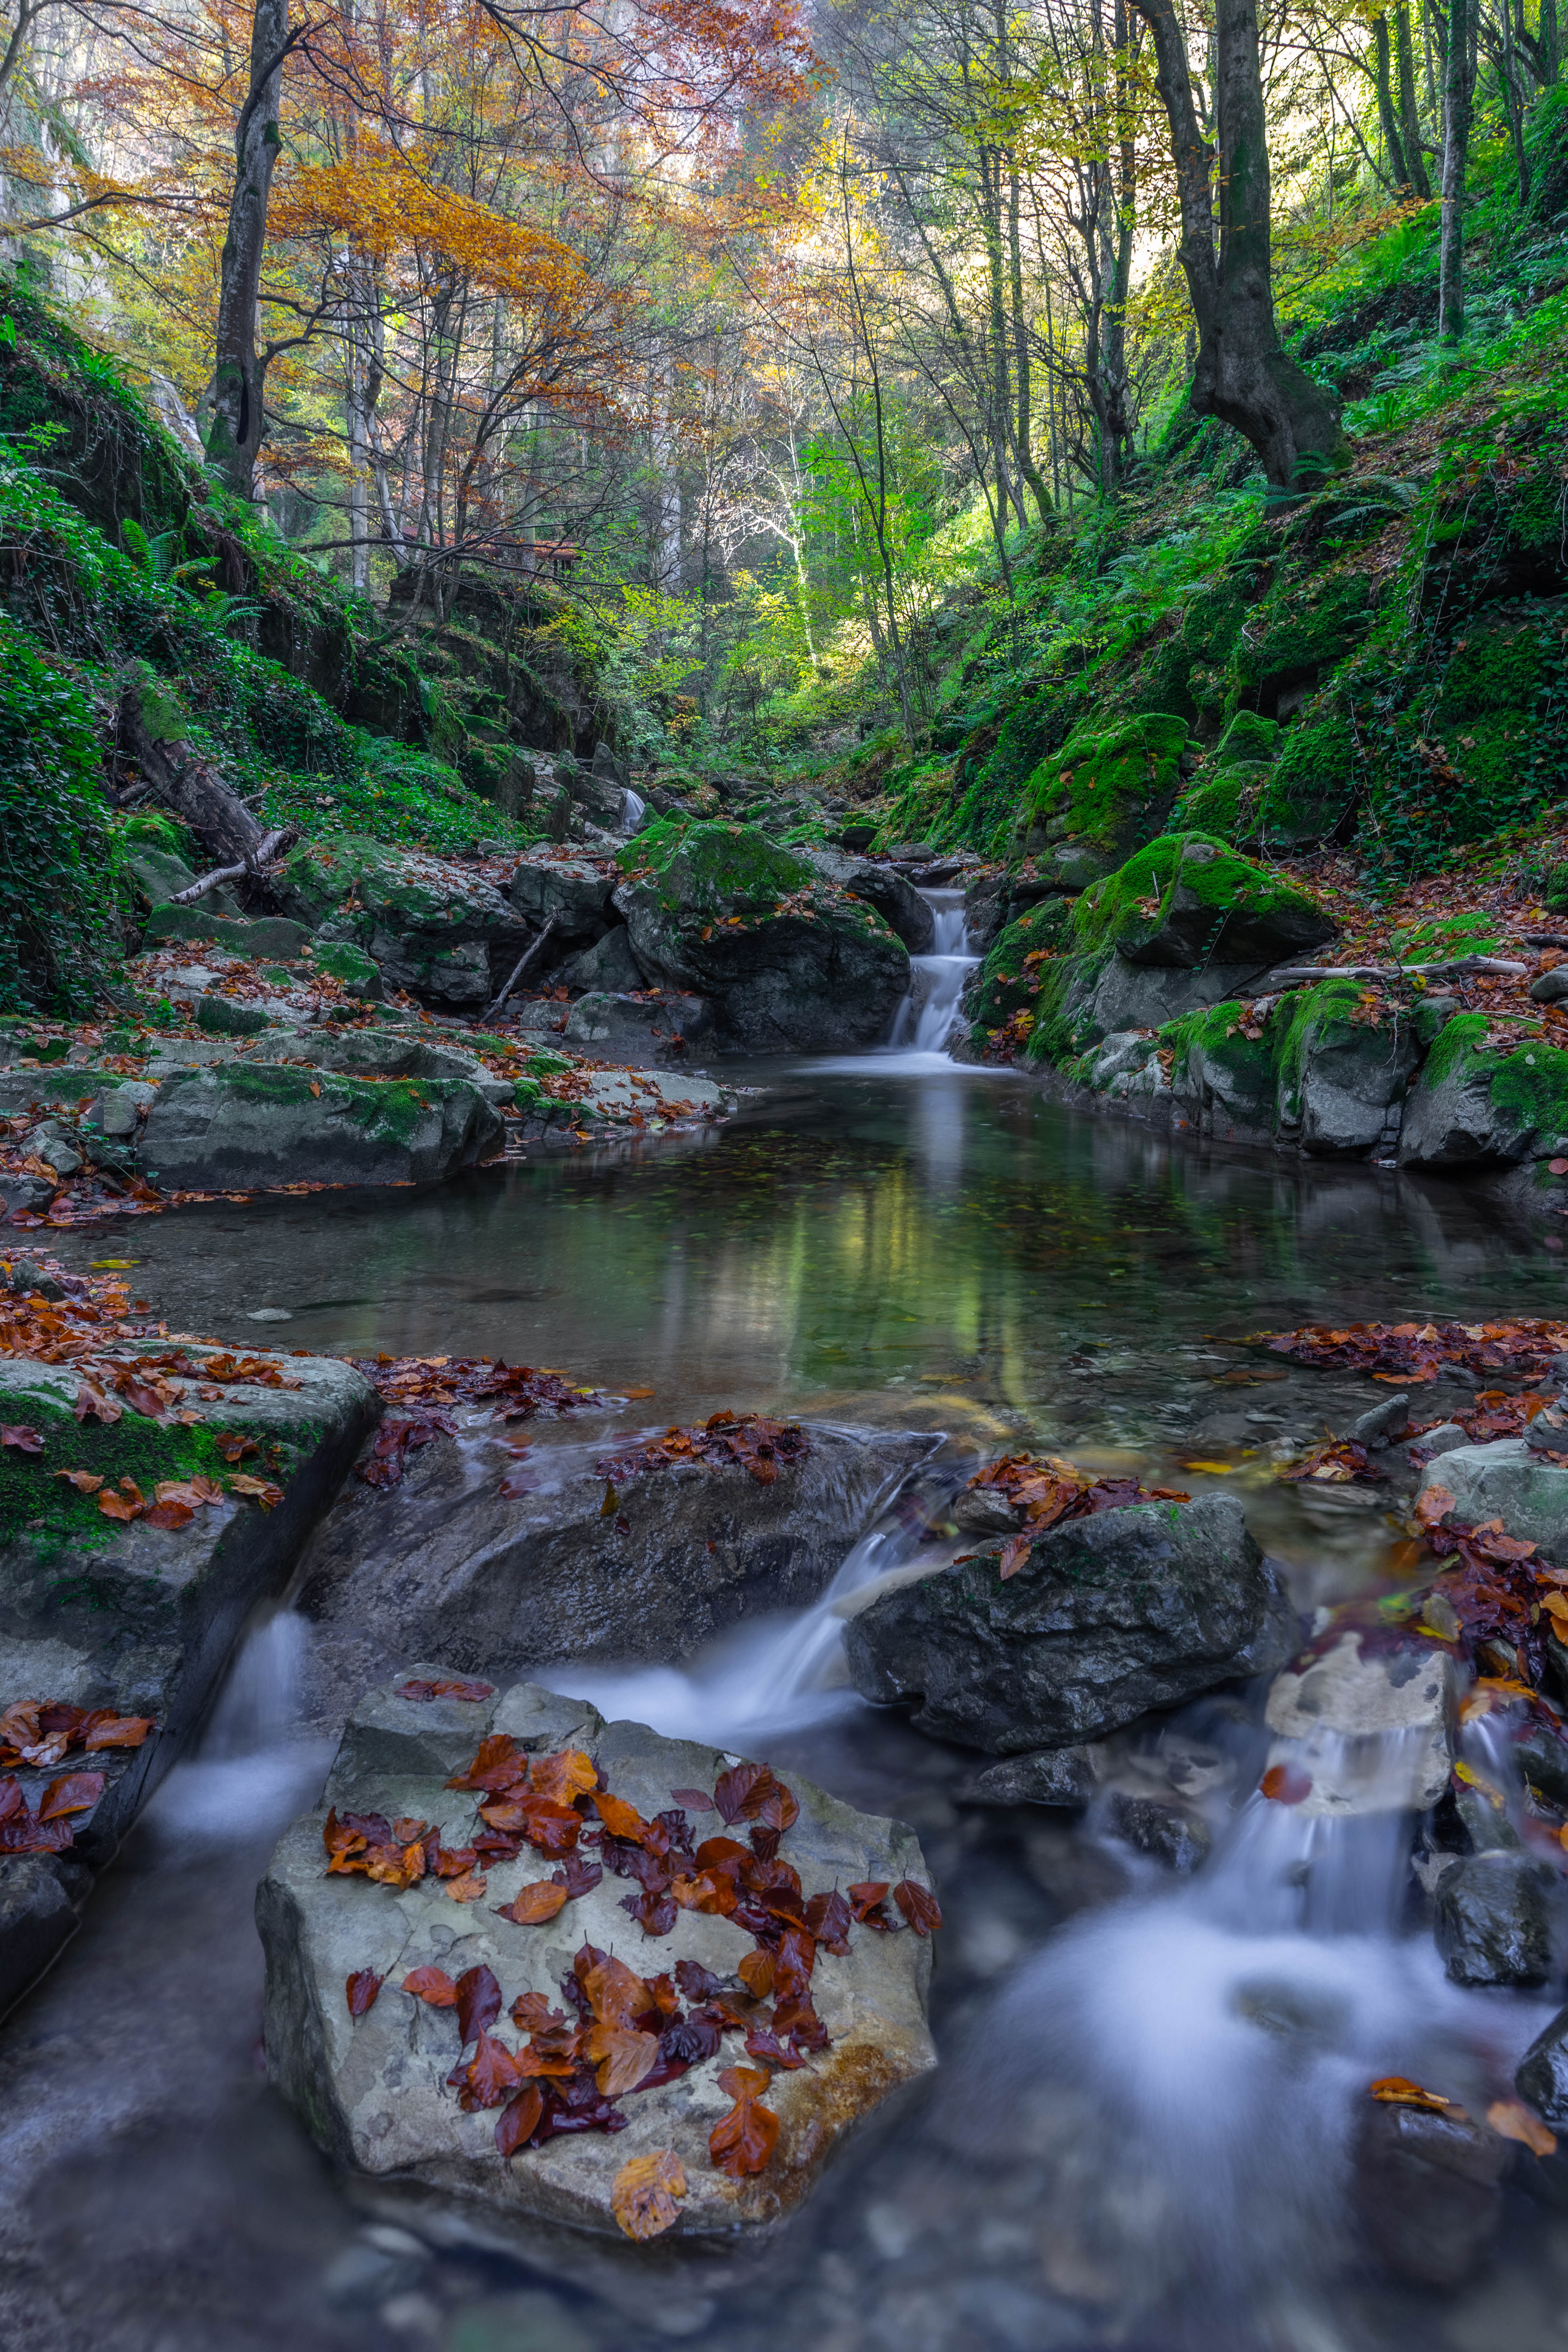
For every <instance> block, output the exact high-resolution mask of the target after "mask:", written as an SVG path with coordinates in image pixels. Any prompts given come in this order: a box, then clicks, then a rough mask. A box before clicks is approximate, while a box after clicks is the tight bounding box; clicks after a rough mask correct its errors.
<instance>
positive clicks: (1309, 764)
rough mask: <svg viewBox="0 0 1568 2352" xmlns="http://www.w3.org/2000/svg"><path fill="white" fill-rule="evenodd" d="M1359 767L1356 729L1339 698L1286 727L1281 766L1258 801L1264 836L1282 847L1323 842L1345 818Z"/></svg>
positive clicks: (1272, 773) (1271, 773) (1260, 832)
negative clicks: (1318, 711) (1341, 705)
mask: <svg viewBox="0 0 1568 2352" xmlns="http://www.w3.org/2000/svg"><path fill="white" fill-rule="evenodd" d="M1359 771H1360V753H1359V749H1358V746H1357V743H1356V737H1355V730H1354V728H1353V727H1352V723H1351V719H1350V715H1349V713H1348V711H1346V710H1344V709H1342V708H1341V707H1340V705H1339V703H1338V701H1337V699H1336V700H1335V701H1334V703H1333V704H1332V705H1331V707H1330V708H1329V709H1326V710H1321V712H1320V713H1319V714H1318V715H1317V716H1315V717H1313V718H1310V719H1303V720H1302V721H1301V722H1300V724H1299V725H1297V726H1294V727H1289V728H1287V729H1286V730H1285V740H1284V744H1283V747H1282V749H1281V751H1280V754H1279V761H1278V762H1277V764H1276V765H1275V766H1274V767H1273V768H1272V769H1271V770H1270V771H1269V772H1268V776H1267V778H1266V780H1265V782H1264V785H1263V791H1262V794H1261V797H1260V798H1259V801H1258V818H1257V826H1258V836H1259V838H1260V839H1261V840H1263V841H1265V842H1267V843H1269V844H1270V845H1274V846H1276V847H1278V848H1280V849H1291V848H1294V847H1295V846H1296V845H1297V844H1298V843H1301V842H1309V841H1321V840H1322V839H1324V838H1325V837H1326V836H1327V835H1331V834H1332V833H1334V832H1335V831H1336V830H1337V829H1338V827H1339V826H1340V824H1342V822H1343V820H1344V817H1345V815H1346V813H1347V812H1348V810H1349V808H1350V805H1351V802H1352V799H1353V797H1354V794H1355V789H1356V781H1357V777H1358V774H1359Z"/></svg>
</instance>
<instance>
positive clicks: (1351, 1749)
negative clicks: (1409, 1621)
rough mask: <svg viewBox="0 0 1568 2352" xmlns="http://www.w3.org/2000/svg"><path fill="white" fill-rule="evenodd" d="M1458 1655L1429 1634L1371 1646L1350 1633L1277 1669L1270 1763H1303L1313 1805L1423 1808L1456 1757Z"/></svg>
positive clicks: (1433, 1799)
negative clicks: (1306, 1659)
mask: <svg viewBox="0 0 1568 2352" xmlns="http://www.w3.org/2000/svg"><path fill="white" fill-rule="evenodd" d="M1454 1706H1455V1687H1454V1667H1453V1662H1452V1660H1451V1659H1450V1658H1449V1657H1448V1655H1447V1653H1446V1652H1445V1651H1442V1650H1439V1649H1437V1648H1436V1647H1435V1646H1434V1645H1432V1644H1430V1643H1424V1644H1422V1645H1420V1646H1419V1647H1417V1646H1415V1644H1412V1645H1411V1647H1409V1648H1408V1649H1402V1650H1394V1651H1387V1652H1382V1653H1378V1654H1373V1655H1372V1656H1364V1657H1363V1654H1362V1647H1361V1635H1360V1634H1359V1633H1347V1634H1345V1635H1344V1636H1343V1638H1342V1640H1341V1641H1340V1642H1338V1643H1336V1644H1335V1646H1334V1647H1333V1648H1332V1649H1331V1651H1329V1652H1328V1654H1327V1655H1326V1656H1324V1657H1321V1658H1318V1659H1315V1660H1314V1661H1313V1662H1312V1664H1310V1665H1308V1666H1305V1667H1303V1668H1301V1669H1300V1671H1299V1672H1289V1673H1285V1674H1281V1675H1277V1676H1276V1677H1275V1680H1274V1684H1273V1686H1272V1688H1271V1689H1270V1691H1269V1694H1268V1710H1267V1717H1266V1719H1267V1721H1268V1728H1269V1730H1270V1731H1271V1732H1273V1733H1274V1735H1275V1738H1276V1739H1277V1740H1279V1741H1281V1742H1286V1743H1289V1744H1288V1745H1287V1746H1281V1747H1277V1748H1275V1749H1274V1750H1272V1751H1271V1753H1270V1757H1269V1761H1270V1763H1271V1764H1275V1763H1279V1764H1284V1765H1286V1766H1288V1767H1292V1768H1295V1769H1300V1770H1302V1771H1304V1772H1305V1773H1306V1774H1307V1775H1308V1776H1309V1777H1310V1780H1311V1783H1312V1785H1311V1789H1310V1792H1309V1793H1308V1794H1307V1795H1306V1796H1305V1797H1303V1798H1301V1799H1300V1801H1299V1802H1298V1810H1299V1811H1301V1812H1303V1813H1308V1814H1324V1815H1331V1816H1341V1815H1347V1814H1352V1813H1376V1812H1401V1811H1412V1812H1422V1811H1426V1808H1427V1807H1428V1806H1430V1805H1435V1804H1436V1803H1437V1802H1438V1801H1439V1800H1440V1799H1441V1797H1442V1796H1443V1793H1444V1791H1445V1790H1447V1786H1448V1775H1449V1771H1450V1769H1451V1767H1452V1764H1453V1723H1454Z"/></svg>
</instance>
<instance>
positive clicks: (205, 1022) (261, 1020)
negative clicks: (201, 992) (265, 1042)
mask: <svg viewBox="0 0 1568 2352" xmlns="http://www.w3.org/2000/svg"><path fill="white" fill-rule="evenodd" d="M277 1017H278V1016H277V1015H275V1014H273V1013H268V1011H267V1010H266V1009H265V1007H264V1006H262V1005H260V1004H255V1003H247V1002H244V1001H242V1000H241V999H240V998H238V997H234V996H220V995H217V994H216V993H214V994H212V995H205V996H199V997H198V998H197V999H196V1027H197V1028H198V1029H206V1030H210V1031H211V1033H212V1034H214V1035H215V1036H217V1037H257V1036H259V1035H260V1034H261V1033H262V1031H263V1030H264V1029H270V1028H271V1027H272V1025H273V1022H274V1020H275V1019H276V1018H277Z"/></svg>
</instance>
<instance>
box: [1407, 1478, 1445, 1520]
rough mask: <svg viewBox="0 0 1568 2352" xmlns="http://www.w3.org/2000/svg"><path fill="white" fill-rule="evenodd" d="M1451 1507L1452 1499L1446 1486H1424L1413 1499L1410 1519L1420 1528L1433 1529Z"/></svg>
mask: <svg viewBox="0 0 1568 2352" xmlns="http://www.w3.org/2000/svg"><path fill="white" fill-rule="evenodd" d="M1453 1507H1454V1497H1453V1496H1452V1495H1451V1494H1450V1493H1449V1492H1448V1489H1447V1486H1424V1487H1423V1488H1422V1490H1421V1492H1420V1494H1419V1495H1417V1496H1416V1497H1415V1507H1414V1509H1413V1511H1412V1512H1411V1517H1413V1518H1414V1519H1415V1522H1416V1524H1417V1525H1418V1526H1420V1527H1423V1528H1434V1527H1436V1524H1437V1522H1438V1520H1439V1519H1441V1518H1443V1517H1445V1516H1446V1515H1447V1513H1448V1512H1449V1511H1451V1510H1452V1509H1453Z"/></svg>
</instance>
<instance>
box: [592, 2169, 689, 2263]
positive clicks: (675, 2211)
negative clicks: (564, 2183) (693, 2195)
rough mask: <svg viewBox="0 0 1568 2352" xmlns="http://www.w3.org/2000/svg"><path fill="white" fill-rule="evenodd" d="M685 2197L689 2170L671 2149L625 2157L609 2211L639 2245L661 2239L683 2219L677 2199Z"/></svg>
mask: <svg viewBox="0 0 1568 2352" xmlns="http://www.w3.org/2000/svg"><path fill="white" fill-rule="evenodd" d="M685 2194H686V2171H685V2168H684V2166H683V2165H682V2164H681V2161H680V2158H679V2157H678V2156H677V2155H676V2154H675V2152H674V2150H673V2149H672V2148H668V2147H658V2148H655V2149H653V2150H652V2152H651V2153H650V2154H649V2155H647V2156H632V2157H628V2158H626V2162H625V2164H623V2165H622V2167H621V2168H620V2170H619V2171H618V2172H617V2173H616V2178H615V2184H614V2186H613V2188H612V2189H611V2190H610V2210H611V2211H612V2212H613V2213H614V2215H615V2217H616V2221H617V2222H618V2223H619V2225H620V2227H621V2228H622V2229H623V2230H624V2231H626V2236H627V2237H628V2238H635V2239H637V2241H638V2242H641V2241H642V2240H644V2239H646V2238H658V2237H662V2235H663V2234H664V2232H665V2231H666V2230H668V2229H672V2228H673V2227H674V2225H675V2223H676V2222H677V2221H679V2219H680V2207H679V2204H678V2203H677V2201H676V2200H677V2199H678V2198H681V2197H684V2196H685Z"/></svg>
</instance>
